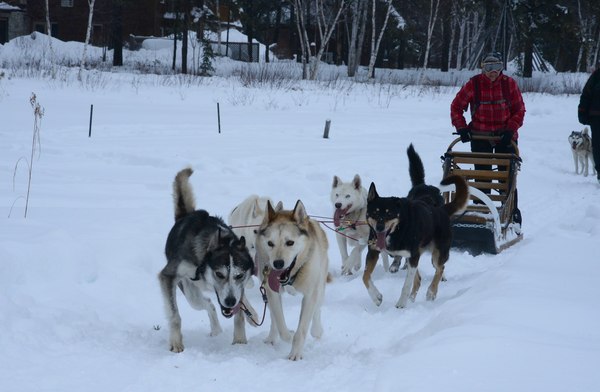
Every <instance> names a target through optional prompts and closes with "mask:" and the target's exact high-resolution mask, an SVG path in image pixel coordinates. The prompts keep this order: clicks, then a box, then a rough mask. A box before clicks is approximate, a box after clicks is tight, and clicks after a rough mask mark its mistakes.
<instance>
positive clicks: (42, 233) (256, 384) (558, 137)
mask: <svg viewBox="0 0 600 392" xmlns="http://www.w3.org/2000/svg"><path fill="white" fill-rule="evenodd" d="M71 73H72V75H68V79H67V80H63V81H57V80H56V79H49V78H19V77H11V78H8V77H4V78H3V79H0V119H1V124H2V125H1V126H0V157H1V159H0V163H1V165H0V216H1V217H2V218H0V219H2V221H3V223H2V225H0V326H1V328H2V333H1V334H0V352H1V353H2V355H1V356H0V390H2V391H7V392H9V391H10V392H13V391H14V392H17V391H18V392H29V391H31V392H33V391H88V392H100V391H101V392H107V391H140V392H141V391H144V392H149V391H166V390H174V391H188V390H194V391H217V390H223V391H245V390H260V391H290V392H291V391H302V392H304V391H311V390H312V391H330V390H339V391H361V392H362V391H404V392H409V391H442V390H445V391H498V392H506V391H528V392H529V391H545V392H565V391H569V392H592V391H596V390H597V389H598V385H600V375H599V374H598V363H600V312H599V308H598V304H597V299H598V297H600V285H599V284H598V280H599V279H600V274H599V273H598V272H597V271H598V269H597V265H596V263H597V262H598V256H597V254H596V253H595V252H596V251H597V249H598V244H599V243H600V203H599V200H600V186H599V185H598V183H597V182H596V179H595V177H594V176H590V177H587V178H585V177H583V176H581V175H579V176H578V175H575V174H574V165H573V161H572V157H571V153H570V151H569V146H568V143H567V136H568V134H569V133H570V132H571V131H572V130H579V129H581V127H580V125H579V124H578V123H577V117H576V107H577V103H578V99H579V97H578V96H576V95H571V96H565V95H562V96H561V95H556V96H552V95H542V94H531V93H528V94H525V95H524V99H525V104H526V108H527V113H526V117H525V125H524V126H523V128H522V129H521V131H520V140H519V142H520V148H521V154H522V157H523V166H522V171H521V172H520V174H519V179H518V182H519V202H520V208H521V211H522V213H523V232H524V236H525V237H524V240H523V241H522V242H520V243H518V244H516V245H515V246H513V247H511V248H509V249H508V250H506V251H504V252H503V253H501V254H499V255H496V256H492V255H480V256H476V257H474V256H471V255H469V254H467V253H462V252H458V251H453V252H452V253H451V256H450V260H449V262H448V264H447V267H446V273H445V274H446V277H447V279H448V281H447V282H443V283H442V284H441V285H440V289H439V293H438V298H437V299H436V300H435V301H434V302H428V301H426V300H425V292H426V286H427V285H428V284H429V282H430V281H431V278H432V276H433V268H432V267H431V265H430V263H429V261H428V259H429V257H428V255H426V256H425V257H424V258H422V263H421V271H422V274H423V276H424V287H423V288H422V289H421V291H420V293H419V295H418V296H417V299H416V301H415V302H414V303H409V305H408V307H407V308H406V309H403V310H399V309H396V308H395V306H394V305H395V303H396V301H397V299H398V297H399V296H400V290H401V286H402V284H403V282H404V276H405V273H404V271H400V272H399V273H398V274H389V273H386V272H384V271H383V268H382V267H381V265H379V266H378V267H377V269H376V270H375V273H374V280H375V282H376V284H377V286H378V288H379V289H380V291H381V292H382V294H383V303H382V305H381V306H380V307H376V306H375V305H374V304H373V303H372V301H371V299H370V298H369V296H368V294H367V291H366V289H365V287H364V286H363V283H362V280H361V279H360V276H361V274H360V273H359V274H358V275H354V276H351V277H345V276H341V275H340V270H341V260H340V256H339V252H338V250H337V245H336V241H335V238H334V233H333V232H331V231H328V230H327V231H326V232H327V235H328V238H329V242H330V247H329V258H330V268H329V270H330V272H331V273H332V275H333V277H334V280H333V282H332V283H330V284H329V285H328V286H327V291H326V294H325V303H324V305H323V325H324V329H325V333H324V336H323V337H322V339H320V340H318V341H317V340H315V339H313V338H312V337H308V338H307V342H306V347H305V350H304V351H305V352H304V359H303V360H302V361H299V362H292V361H289V360H287V354H288V352H289V350H290V344H288V343H285V342H279V343H278V344H276V345H274V346H273V345H267V344H265V343H263V340H264V339H265V338H266V336H267V333H268V324H269V319H268V316H267V320H266V321H265V325H263V326H262V327H258V328H251V327H247V333H248V344H247V345H232V344H231V341H232V334H233V320H228V319H224V318H222V317H220V321H221V325H222V327H223V329H224V332H223V333H222V334H220V335H219V336H216V337H210V336H209V323H208V317H207V314H206V312H198V311H194V310H192V309H191V308H190V307H189V306H188V304H187V303H186V302H185V300H184V299H183V297H182V296H180V305H181V306H180V308H181V313H182V320H183V337H184V344H185V347H186V349H185V351H184V352H183V353H180V354H173V353H171V352H169V347H168V327H167V323H166V320H165V317H164V311H163V304H162V299H161V296H160V291H159V286H158V280H157V273H158V272H159V271H160V270H161V268H162V267H163V265H164V263H165V257H164V253H163V249H164V243H165V240H166V236H167V233H168V231H169V230H170V228H171V226H172V224H173V205H172V198H171V183H172V180H173V177H174V175H175V173H176V172H177V171H178V170H180V169H181V168H183V167H185V166H187V165H191V166H192V167H193V168H194V169H195V174H194V175H193V176H192V177H191V183H192V185H193V187H194V191H195V194H196V199H197V205H198V207H199V208H204V209H206V210H208V211H209V212H211V213H213V214H216V215H221V216H227V214H228V213H229V211H230V210H231V209H232V208H233V207H234V206H235V205H236V204H237V203H239V202H240V201H242V200H243V199H244V198H245V197H246V196H248V195H250V194H252V193H256V194H259V195H266V196H270V197H271V198H272V199H274V200H282V201H283V202H284V205H285V206H286V207H287V208H292V207H293V205H294V203H295V202H296V200H298V199H301V200H302V201H303V202H304V204H305V206H306V208H307V210H308V213H309V214H311V215H316V216H331V215H332V211H333V208H332V206H331V205H330V202H329V191H330V189H331V183H332V179H333V176H334V175H338V176H340V177H341V178H342V179H344V180H350V179H351V178H352V176H353V175H354V174H355V173H358V174H360V175H361V176H362V178H363V181H364V183H365V184H366V185H367V186H368V184H369V183H370V182H371V181H374V182H375V183H376V184H377V189H378V191H379V193H380V194H381V195H398V196H403V195H405V194H406V193H407V192H408V190H409V184H410V181H409V176H408V160H407V157H406V148H407V147H408V145H409V144H410V143H414V145H415V148H416V150H417V152H418V153H419V154H420V155H421V158H422V159H423V162H424V164H425V169H426V174H427V175H426V179H427V181H428V183H430V184H436V183H438V182H439V181H440V180H441V175H442V169H441V161H440V156H441V155H442V154H443V152H444V151H445V150H446V148H447V146H448V144H449V143H450V142H451V141H452V140H453V139H452V138H453V136H452V135H451V132H452V129H451V126H450V117H449V106H450V101H451V100H452V98H453V97H454V95H455V94H456V92H457V89H456V88H450V87H447V88H435V89H424V88H418V87H409V88H404V87H402V86H386V85H379V84H375V85H370V84H356V85H351V86H350V85H346V87H345V88H344V89H335V88H328V87H327V86H323V84H319V83H310V82H304V83H301V82H299V83H298V87H297V88H294V89H277V88H268V87H265V88H260V89H259V88H247V87H243V86H241V85H240V83H239V82H238V81H236V80H233V79H231V78H230V79H227V78H221V77H213V78H208V79H203V80H202V81H201V82H200V83H197V84H195V85H189V84H186V83H173V82H169V83H167V82H165V79H161V78H163V77H158V76H144V75H131V74H128V73H112V74H110V73H109V74H102V75H101V76H100V79H101V80H102V83H101V84H96V85H93V84H92V85H90V84H88V85H85V84H80V83H78V82H77V81H76V79H75V76H74V75H75V74H76V70H75V71H72V72H71ZM67 74H69V73H68V72H67ZM86 75H87V76H88V77H92V76H91V75H96V73H92V72H90V73H87V72H86ZM171 80H172V79H171ZM90 86H93V87H94V88H90ZM32 92H34V93H35V94H36V95H37V100H38V102H39V103H40V104H41V106H42V107H43V108H44V111H45V113H44V116H43V118H42V121H41V133H40V139H39V142H40V147H41V148H40V149H39V150H36V153H35V156H34V158H33V161H32V162H29V163H33V176H32V182H31V193H30V200H29V209H28V214H27V218H24V217H23V215H24V210H25V195H26V193H27V177H28V176H27V162H28V161H29V160H30V155H31V145H32V136H33V132H32V129H33V124H34V118H33V113H32V108H31V106H30V105H29V98H30V95H31V93H32ZM217 104H218V105H219V107H220V126H221V133H219V132H218V130H219V128H218V121H217ZM90 105H93V107H94V109H93V126H92V136H91V137H88V127H89V121H90V118H89V115H90ZM328 119H329V120H331V130H330V137H329V139H324V138H322V134H323V128H324V124H325V121H326V120H328ZM463 148H464V146H463ZM17 162H18V164H17ZM15 167H16V170H15ZM9 215H10V217H9ZM594 254H596V256H594ZM594 260H595V261H594ZM209 295H212V294H210V293H209ZM249 297H250V300H251V302H252V303H253V304H254V305H255V307H256V308H262V306H261V301H260V296H259V293H258V289H257V287H256V286H255V287H254V288H253V289H250V291H249ZM211 298H212V299H213V302H214V301H215V300H216V299H215V298H214V295H212V297H211ZM284 308H285V315H286V319H287V322H288V325H289V326H290V327H292V328H294V329H295V327H296V323H297V320H298V315H299V309H300V297H292V296H286V297H285V298H284ZM261 310H262V309H261Z"/></svg>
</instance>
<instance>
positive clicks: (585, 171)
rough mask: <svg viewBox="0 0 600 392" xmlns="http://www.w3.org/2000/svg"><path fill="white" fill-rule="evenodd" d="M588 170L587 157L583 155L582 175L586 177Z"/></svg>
mask: <svg viewBox="0 0 600 392" xmlns="http://www.w3.org/2000/svg"><path fill="white" fill-rule="evenodd" d="M588 171H589V166H588V157H587V155H584V156H583V176H584V177H587V176H588V174H589V173H588Z"/></svg>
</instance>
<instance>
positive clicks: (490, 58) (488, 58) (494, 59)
mask: <svg viewBox="0 0 600 392" xmlns="http://www.w3.org/2000/svg"><path fill="white" fill-rule="evenodd" d="M501 57H502V56H501V55H500V53H488V54H486V55H485V56H484V57H483V60H482V61H481V64H490V63H501V62H502V58H501Z"/></svg>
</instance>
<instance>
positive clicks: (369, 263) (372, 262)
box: [363, 248, 383, 306]
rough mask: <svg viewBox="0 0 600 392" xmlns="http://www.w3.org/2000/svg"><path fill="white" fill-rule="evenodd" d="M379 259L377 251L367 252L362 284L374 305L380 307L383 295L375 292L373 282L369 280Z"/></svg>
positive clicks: (377, 291) (370, 250) (375, 288)
mask: <svg viewBox="0 0 600 392" xmlns="http://www.w3.org/2000/svg"><path fill="white" fill-rule="evenodd" d="M378 259H379V251H378V250H375V249H371V248H369V250H368V251H367V259H366V260H365V272H364V273H363V283H364V284H365V287H366V288H367V291H368V292H369V295H370V296H371V299H372V300H373V303H375V305H377V306H379V305H381V301H383V295H381V293H380V292H379V290H377V287H375V284H374V283H373V280H372V279H371V275H372V274H373V270H374V269H375V266H376V265H377V260H378Z"/></svg>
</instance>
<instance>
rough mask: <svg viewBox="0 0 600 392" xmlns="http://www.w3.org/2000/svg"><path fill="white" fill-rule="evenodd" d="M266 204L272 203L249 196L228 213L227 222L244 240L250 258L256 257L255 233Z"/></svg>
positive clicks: (264, 198)
mask: <svg viewBox="0 0 600 392" xmlns="http://www.w3.org/2000/svg"><path fill="white" fill-rule="evenodd" d="M267 202H271V204H273V202H272V201H271V199H269V198H268V197H260V196H257V195H250V196H248V197H247V198H246V199H244V201H242V202H241V203H240V204H238V205H237V206H236V207H235V208H234V209H233V210H232V211H231V212H230V213H229V217H228V218H227V222H229V225H231V228H232V230H233V232H234V233H235V234H236V235H237V236H238V237H244V238H245V239H246V245H247V246H248V250H249V251H250V256H252V259H253V260H254V259H255V257H256V233H257V232H258V226H260V224H261V223H262V221H263V220H264V218H265V213H266V210H267Z"/></svg>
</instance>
